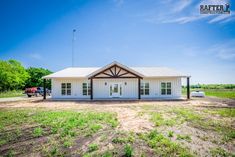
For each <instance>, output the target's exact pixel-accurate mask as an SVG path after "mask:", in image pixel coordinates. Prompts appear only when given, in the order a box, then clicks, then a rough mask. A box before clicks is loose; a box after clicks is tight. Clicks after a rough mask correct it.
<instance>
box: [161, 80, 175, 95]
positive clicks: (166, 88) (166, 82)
mask: <svg viewBox="0 0 235 157" xmlns="http://www.w3.org/2000/svg"><path fill="white" fill-rule="evenodd" d="M162 83H165V88H164V90H165V94H162V89H163V88H162ZM168 83H170V88H168V87H167V84H168ZM169 89H170V91H171V92H170V94H167V90H169ZM160 93H161V95H162V96H168V95H172V82H170V81H162V82H161V83H160Z"/></svg>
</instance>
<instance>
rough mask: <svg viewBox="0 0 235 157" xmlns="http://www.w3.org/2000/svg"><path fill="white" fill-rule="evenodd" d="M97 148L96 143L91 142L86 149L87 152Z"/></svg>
mask: <svg viewBox="0 0 235 157" xmlns="http://www.w3.org/2000/svg"><path fill="white" fill-rule="evenodd" d="M96 150H98V145H97V144H96V143H92V144H90V145H88V151H89V152H93V151H96Z"/></svg>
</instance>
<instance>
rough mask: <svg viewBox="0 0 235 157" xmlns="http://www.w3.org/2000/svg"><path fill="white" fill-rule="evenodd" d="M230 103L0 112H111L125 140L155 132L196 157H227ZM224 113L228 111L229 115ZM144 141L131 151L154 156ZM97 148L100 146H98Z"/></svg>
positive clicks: (234, 140)
mask: <svg viewBox="0 0 235 157" xmlns="http://www.w3.org/2000/svg"><path fill="white" fill-rule="evenodd" d="M234 102H235V101H234V100H227V99H224V100H221V99H217V98H206V99H192V100H190V101H92V102H89V101H87V102H86V101H83V102H81V101H51V100H46V101H42V100H27V101H19V102H4V103H1V102H0V111H1V110H12V109H13V110H15V109H22V108H23V109H34V110H35V109H36V110H37V109H46V110H49V111H50V110H52V111H54V110H56V111H63V110H66V111H67V110H69V111H78V112H84V111H89V112H90V111H91V112H111V113H115V114H116V115H117V120H118V126H117V127H116V128H115V130H116V131H117V132H120V131H121V132H126V133H128V135H126V136H129V133H131V134H134V136H135V138H136V139H137V138H139V134H147V133H149V132H151V131H153V130H157V131H158V132H159V133H160V134H162V135H163V136H165V137H167V139H170V141H172V142H175V143H177V144H180V145H182V146H183V147H184V148H187V149H188V150H189V152H191V153H192V154H194V155H196V156H222V155H223V154H225V155H227V156H230V155H232V153H234V152H235V137H234V136H235V135H234V134H235V118H234V117H233V116H234V115H233V113H234V107H235V105H234V104H235V103H234ZM227 109H228V110H229V111H230V110H231V112H232V114H230V112H228V111H227ZM98 139H100V137H99V138H98ZM138 140H143V139H138ZM138 140H137V141H138ZM144 140H146V141H145V142H147V143H148V142H150V144H147V146H149V145H150V148H145V147H147V146H143V145H142V146H140V145H139V143H137V144H136V143H135V146H134V147H136V148H138V149H139V150H138V149H135V150H136V151H135V153H134V154H135V156H138V155H139V153H140V152H139V151H141V152H145V154H148V156H155V155H156V154H155V155H153V154H152V152H153V149H156V150H158V148H157V147H160V146H158V145H157V147H156V148H155V147H154V146H151V141H149V140H150V139H144ZM93 141H97V139H93ZM87 143H88V144H89V141H87V142H86V144H85V146H87V145H88V144H87ZM97 143H99V142H97ZM100 145H102V144H101V143H100ZM110 145H111V146H110ZM113 145H115V144H113V143H112V142H111V143H110V142H107V145H105V146H102V149H101V150H102V151H103V150H104V149H108V150H109V149H110V147H111V148H112V149H114V148H113V147H115V146H113ZM164 147H166V146H164ZM142 149H145V150H142ZM82 150H86V149H85V148H83V149H82ZM156 150H155V151H156ZM146 151H147V152H146ZM158 151H159V150H158ZM150 152H151V153H150ZM149 153H150V154H149ZM159 153H160V152H159ZM221 154H222V155H221ZM156 156H159V155H156ZM160 156H161V155H160Z"/></svg>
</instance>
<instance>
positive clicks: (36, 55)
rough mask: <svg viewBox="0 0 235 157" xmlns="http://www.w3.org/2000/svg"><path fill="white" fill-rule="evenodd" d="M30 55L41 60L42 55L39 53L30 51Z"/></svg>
mask: <svg viewBox="0 0 235 157" xmlns="http://www.w3.org/2000/svg"><path fill="white" fill-rule="evenodd" d="M29 57H30V58H32V59H35V60H41V59H42V56H41V55H40V54H39V53H30V54H29Z"/></svg>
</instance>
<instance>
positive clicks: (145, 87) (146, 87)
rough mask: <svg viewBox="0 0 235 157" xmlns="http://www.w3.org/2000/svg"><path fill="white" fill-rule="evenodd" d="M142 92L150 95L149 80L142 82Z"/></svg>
mask: <svg viewBox="0 0 235 157" xmlns="http://www.w3.org/2000/svg"><path fill="white" fill-rule="evenodd" d="M140 94H141V95H149V83H148V82H141V84H140Z"/></svg>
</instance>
